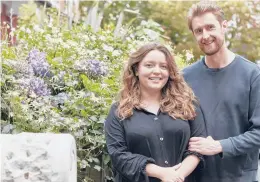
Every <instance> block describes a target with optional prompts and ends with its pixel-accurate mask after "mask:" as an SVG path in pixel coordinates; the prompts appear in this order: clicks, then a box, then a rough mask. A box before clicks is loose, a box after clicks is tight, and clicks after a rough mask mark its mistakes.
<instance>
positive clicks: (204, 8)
mask: <svg viewBox="0 0 260 182" xmlns="http://www.w3.org/2000/svg"><path fill="white" fill-rule="evenodd" d="M205 13H212V14H213V15H215V16H216V18H217V20H218V21H219V22H220V23H221V22H223V21H224V20H225V15H224V12H223V10H222V9H221V8H220V7H219V6H217V5H216V4H215V3H213V2H203V1H202V2H199V3H196V4H193V5H192V7H191V8H190V9H189V12H188V26H189V29H190V30H191V31H193V30H192V20H193V18H194V17H196V16H201V15H203V14H205Z"/></svg>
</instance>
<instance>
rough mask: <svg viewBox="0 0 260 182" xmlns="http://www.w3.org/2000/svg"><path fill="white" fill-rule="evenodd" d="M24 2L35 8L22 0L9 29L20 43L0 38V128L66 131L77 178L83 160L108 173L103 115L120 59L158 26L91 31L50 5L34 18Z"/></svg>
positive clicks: (83, 171) (82, 176)
mask: <svg viewBox="0 0 260 182" xmlns="http://www.w3.org/2000/svg"><path fill="white" fill-rule="evenodd" d="M30 7H31V8H32V9H34V8H35V6H30V5H24V7H23V8H22V10H23V12H26V11H28V14H29V15H30V17H29V16H28V14H26V13H25V14H24V16H22V17H21V19H20V27H19V28H18V30H16V31H15V32H14V33H15V35H16V37H17V39H18V45H17V46H15V47H9V46H8V44H7V43H6V42H3V43H2V75H1V77H2V79H1V91H2V94H1V103H2V107H1V115H2V120H1V127H2V128H1V131H2V132H5V133H10V132H11V133H19V132H53V133H71V134H72V135H73V136H74V137H75V139H76V143H77V156H78V176H79V179H78V181H91V179H90V176H89V175H88V174H87V169H89V168H93V169H95V170H97V171H103V173H105V176H106V179H111V169H110V165H111V164H110V159H109V156H108V155H107V152H106V148H105V139H104V131H103V123H104V120H105V118H106V115H107V113H108V110H109V108H110V105H111V103H112V102H113V101H114V100H115V97H116V95H117V93H118V90H119V87H120V77H121V70H122V68H123V66H124V61H125V60H126V59H127V57H128V55H129V53H130V52H132V51H133V50H135V49H136V47H137V46H139V45H143V44H144V43H145V42H149V41H151V40H154V38H153V36H150V35H149V34H147V32H148V31H150V32H151V31H152V32H153V33H157V34H158V38H159V37H160V34H161V33H162V29H161V28H160V26H159V25H158V24H156V23H154V22H152V21H147V22H143V23H142V24H140V25H139V26H137V27H131V29H129V30H126V32H128V34H126V35H125V36H124V37H120V38H115V37H114V35H113V32H112V31H111V30H109V29H101V30H100V31H98V32H94V31H93V30H92V29H91V28H90V27H89V26H84V25H83V24H80V23H79V24H77V25H74V26H73V27H72V29H67V28H66V23H67V22H66V21H65V19H64V20H62V21H59V20H60V17H59V16H58V12H57V11H56V10H53V9H48V10H44V9H43V12H44V13H46V14H45V15H48V16H45V15H44V16H43V17H49V18H48V19H43V20H42V21H40V22H38V21H37V19H34V18H35V17H36V15H35V14H32V13H31V12H33V10H30V11H29V9H30ZM28 8H29V9H28ZM25 10H26V11H25ZM161 41H162V39H161ZM165 43H166V42H165ZM190 57H191V54H190V53H189V52H186V54H185V55H180V54H178V55H176V62H177V63H178V64H179V65H180V67H181V68H182V67H184V66H185V65H186V64H187V62H186V61H184V60H185V59H186V58H190Z"/></svg>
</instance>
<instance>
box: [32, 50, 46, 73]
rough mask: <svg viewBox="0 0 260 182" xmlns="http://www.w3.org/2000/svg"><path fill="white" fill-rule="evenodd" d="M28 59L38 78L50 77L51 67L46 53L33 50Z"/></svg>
mask: <svg viewBox="0 0 260 182" xmlns="http://www.w3.org/2000/svg"><path fill="white" fill-rule="evenodd" d="M27 59H28V62H29V65H30V66H31V67H32V68H33V71H34V74H35V75H36V76H41V77H44V76H50V65H49V63H48V62H47V61H46V54H45V53H44V52H40V51H39V50H38V49H32V50H31V51H30V52H29V56H28V58H27Z"/></svg>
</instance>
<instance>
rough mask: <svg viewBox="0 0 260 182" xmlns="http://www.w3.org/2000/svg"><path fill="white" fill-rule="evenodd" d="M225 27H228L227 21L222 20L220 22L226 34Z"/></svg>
mask: <svg viewBox="0 0 260 182" xmlns="http://www.w3.org/2000/svg"><path fill="white" fill-rule="evenodd" d="M227 27H228V22H227V20H224V21H223V22H222V28H223V29H224V31H225V32H226V30H227Z"/></svg>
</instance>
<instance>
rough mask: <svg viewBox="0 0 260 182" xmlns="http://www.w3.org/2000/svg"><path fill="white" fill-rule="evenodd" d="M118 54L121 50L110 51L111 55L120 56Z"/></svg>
mask: <svg viewBox="0 0 260 182" xmlns="http://www.w3.org/2000/svg"><path fill="white" fill-rule="evenodd" d="M120 54H121V51H119V50H114V51H113V52H112V56H120Z"/></svg>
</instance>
